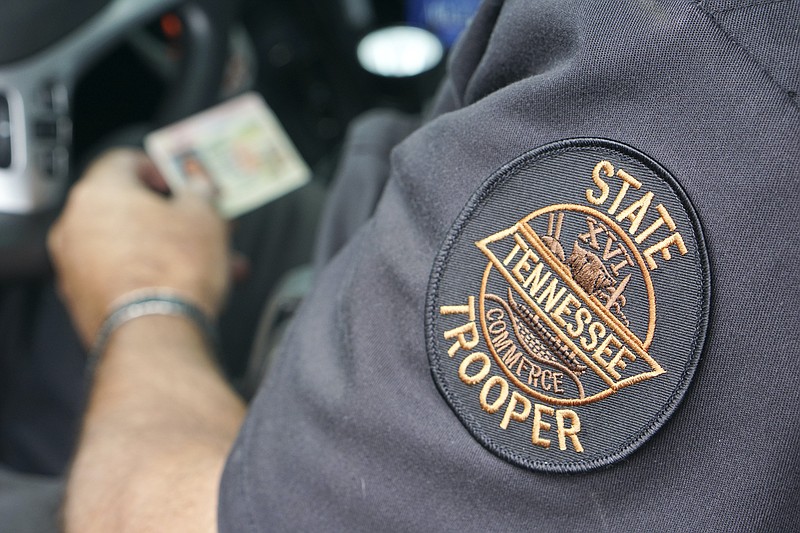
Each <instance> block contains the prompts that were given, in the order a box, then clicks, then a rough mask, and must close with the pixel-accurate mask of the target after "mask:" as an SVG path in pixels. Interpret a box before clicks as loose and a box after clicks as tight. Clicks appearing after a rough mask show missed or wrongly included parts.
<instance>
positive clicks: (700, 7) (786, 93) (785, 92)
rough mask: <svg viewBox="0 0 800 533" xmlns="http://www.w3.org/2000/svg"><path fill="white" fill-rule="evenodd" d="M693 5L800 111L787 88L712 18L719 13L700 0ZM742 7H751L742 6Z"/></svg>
mask: <svg viewBox="0 0 800 533" xmlns="http://www.w3.org/2000/svg"><path fill="white" fill-rule="evenodd" d="M788 1H791V0H775V1H772V2H765V3H763V4H753V6H756V5H767V4H778V3H781V2H788ZM695 5H696V6H697V9H698V10H699V11H700V12H701V13H703V14H704V15H706V16H707V17H708V18H709V19H710V20H711V23H712V24H713V25H714V27H715V28H717V30H719V31H720V32H721V33H722V34H723V35H724V36H725V37H726V38H727V39H728V40H729V41H730V42H732V43H733V44H735V45H736V46H737V47H739V49H741V50H742V51H743V52H744V53H745V54H746V55H747V57H748V58H749V59H750V61H752V62H753V63H754V64H755V65H756V66H757V67H758V69H759V70H760V71H761V73H762V74H763V75H764V76H766V78H767V80H769V81H770V82H771V83H772V84H773V85H775V86H776V87H777V88H778V89H780V91H781V92H782V93H783V96H784V97H785V98H786V99H788V101H789V104H790V105H791V107H793V108H794V109H795V111H800V102H796V101H795V100H794V98H792V97H791V96H789V88H787V87H784V86H783V85H781V84H780V83H779V82H778V81H777V80H776V79H775V78H774V77H773V76H772V73H770V71H769V70H767V69H766V68H765V67H764V65H762V64H761V62H760V61H758V60H757V59H756V57H755V56H754V55H753V53H752V52H751V51H750V50H749V49H748V48H747V47H746V46H744V45H743V44H742V43H740V42H739V41H738V40H737V39H736V38H735V37H734V36H733V35H732V34H731V33H730V32H729V31H728V30H726V29H725V26H723V25H722V23H721V22H720V21H719V19H717V17H715V16H714V15H715V14H716V13H721V12H716V13H715V12H712V11H709V10H707V9H706V8H705V7H704V6H703V3H702V1H701V0H698V1H697V2H696V3H695ZM743 7H752V6H743Z"/></svg>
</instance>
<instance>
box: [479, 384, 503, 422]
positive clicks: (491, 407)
mask: <svg viewBox="0 0 800 533" xmlns="http://www.w3.org/2000/svg"><path fill="white" fill-rule="evenodd" d="M495 385H499V386H500V394H499V396H498V397H497V398H496V399H495V401H493V402H492V403H488V397H489V391H491V390H492V388H493V387H494V386H495ZM506 398H508V382H507V381H506V380H504V379H503V378H501V377H500V376H492V377H491V378H489V379H488V380H487V381H486V383H484V384H483V388H482V389H481V395H480V401H481V407H482V408H483V410H484V411H486V412H487V413H496V412H497V411H499V410H500V408H501V407H503V404H504V403H506Z"/></svg>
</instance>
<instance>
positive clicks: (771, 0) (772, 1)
mask: <svg viewBox="0 0 800 533" xmlns="http://www.w3.org/2000/svg"><path fill="white" fill-rule="evenodd" d="M792 1H793V0H768V1H766V2H754V3H752V4H747V5H744V6H735V7H727V8H725V9H715V10H710V9H707V10H706V11H707V12H708V13H712V14H714V15H718V14H720V13H728V12H730V11H738V10H740V9H749V8H751V7H758V6H769V5H772V4H785V3H787V2H792Z"/></svg>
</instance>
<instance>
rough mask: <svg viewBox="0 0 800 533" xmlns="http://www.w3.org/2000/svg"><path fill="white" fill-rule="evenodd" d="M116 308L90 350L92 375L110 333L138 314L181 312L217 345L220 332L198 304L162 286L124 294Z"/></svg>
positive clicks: (88, 366) (88, 367)
mask: <svg viewBox="0 0 800 533" xmlns="http://www.w3.org/2000/svg"><path fill="white" fill-rule="evenodd" d="M112 309H113V310H112V311H111V313H109V315H108V317H107V318H106V319H105V321H104V322H103V325H102V326H100V330H99V331H98V333H97V339H96V340H95V343H94V346H93V347H92V349H91V351H90V352H89V358H88V361H87V364H86V365H87V366H86V368H87V372H88V373H89V375H93V374H94V371H95V369H96V367H97V365H98V363H99V362H100V357H101V356H102V355H103V352H105V350H106V348H107V345H108V341H109V339H110V338H111V334H112V333H113V332H114V331H116V329H117V328H119V327H120V326H121V325H123V324H125V323H126V322H129V321H131V320H133V319H135V318H139V317H143V316H149V315H169V316H182V317H186V318H188V319H189V320H191V321H192V322H193V323H194V324H195V325H196V326H197V327H198V328H199V329H200V331H201V332H202V333H203V335H205V337H206V339H207V340H208V341H209V343H210V344H211V346H212V348H214V349H216V347H217V346H218V335H217V330H216V327H215V326H214V323H213V322H212V321H211V320H210V319H209V318H208V316H207V315H206V314H205V313H204V312H203V311H202V309H200V308H199V307H197V306H196V305H195V304H193V303H191V302H189V301H188V300H186V299H185V298H182V297H180V296H178V295H176V294H174V293H172V292H169V291H166V290H163V289H159V290H141V291H135V292H134V293H131V294H130V295H129V296H127V297H123V299H122V301H118V303H117V304H116V305H114V306H113V308H112Z"/></svg>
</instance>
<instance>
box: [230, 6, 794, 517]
mask: <svg viewBox="0 0 800 533" xmlns="http://www.w3.org/2000/svg"><path fill="white" fill-rule="evenodd" d="M798 21H800V2H797V1H794V0H788V1H786V0H777V1H762V0H758V1H750V2H738V1H735V0H714V1H707V2H695V1H682V0H671V1H658V0H621V1H619V2H597V1H582V0H552V1H548V0H542V1H537V2H532V1H529V0H520V1H514V0H509V1H507V2H504V3H503V2H499V1H494V0H490V1H487V2H485V3H484V5H483V6H482V8H481V10H480V12H479V13H478V15H477V16H476V18H475V20H474V21H473V23H472V25H471V26H470V28H469V29H468V31H467V32H466V34H465V35H464V36H463V38H462V40H461V41H460V44H459V46H458V47H457V49H456V50H455V53H454V54H453V57H452V58H451V62H450V69H449V75H448V77H447V79H446V80H445V82H444V85H443V87H442V89H441V91H440V93H439V96H438V98H437V101H436V104H435V108H434V110H433V112H432V114H431V116H430V118H429V120H427V121H426V123H425V124H424V125H423V126H422V127H421V128H420V129H418V130H417V131H416V132H414V133H413V134H412V135H410V136H409V137H408V138H407V139H406V140H405V141H404V142H402V143H401V144H400V145H399V146H397V148H396V149H395V150H394V151H393V152H392V154H391V161H390V169H391V175H390V178H389V180H388V182H387V184H386V187H385V190H384V192H383V194H382V197H381V199H380V202H379V203H378V206H377V209H376V210H375V213H374V215H373V216H372V217H371V218H370V219H369V220H368V221H367V222H366V223H365V224H364V225H363V226H362V227H361V228H360V229H359V230H358V231H357V232H356V233H355V234H354V235H353V236H352V237H351V238H350V239H349V240H348V242H347V243H346V245H345V246H344V247H343V248H342V249H341V251H340V252H339V253H338V254H337V255H336V256H335V257H334V258H333V259H332V260H331V261H330V263H329V264H328V266H327V268H325V270H324V271H323V272H322V273H321V275H320V276H319V277H318V278H317V282H316V286H315V288H314V290H313V291H312V293H311V295H310V296H309V297H308V298H307V299H306V301H305V302H304V304H303V305H302V307H301V309H300V311H299V314H298V316H297V317H296V319H295V320H294V323H293V325H292V326H291V328H290V331H289V332H288V334H287V337H286V338H285V340H284V342H283V345H282V349H281V352H280V356H279V359H278V360H277V361H276V363H275V365H274V366H273V368H272V370H271V372H270V374H269V375H268V376H267V378H266V380H265V382H264V383H263V384H262V386H261V389H260V392H259V393H258V395H257V396H256V398H255V400H254V401H253V404H252V406H251V409H250V413H249V415H248V418H247V421H246V423H245V425H244V427H243V429H242V432H241V434H240V436H239V439H238V441H237V443H236V445H235V447H234V449H233V452H232V454H231V456H230V458H229V461H228V464H227V467H226V469H225V473H224V476H223V480H222V485H221V494H220V505H219V511H220V514H219V524H220V529H221V531H223V532H228V531H514V530H522V531H552V530H556V529H557V528H561V527H567V528H572V529H574V530H578V531H588V530H591V531H634V530H653V531H661V530H669V531H711V530H714V531H787V530H792V529H796V528H797V527H800V526H798V521H799V520H800V454H798V447H800V410H799V409H798V403H799V401H800V394H799V391H800V378H799V377H798V376H799V375H800V374H799V373H798V371H797V368H798V361H800V359H799V358H798V354H797V349H798V348H797V347H798V345H800V336H799V335H798V326H799V325H800V324H799V322H800V321H798V303H797V302H798V298H800V277H799V276H798V266H797V259H798V254H797V247H798V245H799V244H800V240H799V239H798V236H797V235H798V227H800V217H798V213H797V210H798V197H799V196H800V195H798V187H800V180H799V179H798V176H800V172H798V168H797V167H798V164H800V141H799V140H798V139H799V135H798V134H799V133H800V113H799V112H798V100H797V90H798V86H799V85H800V66H799V65H798V57H800V55H799V54H800V47H799V46H798ZM574 138H596V139H608V140H612V141H615V142H618V143H622V144H624V145H626V146H629V147H632V148H634V149H635V150H637V151H640V152H641V153H643V154H646V155H647V156H648V157H649V158H652V160H653V161H655V162H657V163H658V164H659V165H661V166H662V167H663V168H664V169H666V170H667V171H668V172H669V174H670V175H671V176H672V177H673V178H674V181H675V182H677V185H678V186H679V187H680V188H682V189H683V190H684V191H685V194H686V197H687V198H688V199H689V201H690V202H691V204H692V205H693V206H694V209H695V210H696V219H697V221H698V222H699V224H700V225H701V226H702V229H703V233H704V237H703V238H702V240H703V241H704V243H705V246H706V248H707V252H708V254H707V255H708V261H709V265H710V276H709V279H711V280H712V281H711V294H712V297H711V301H710V308H709V309H708V310H707V311H708V313H707V314H708V315H709V316H708V323H709V325H708V330H707V333H706V334H704V335H703V339H704V341H705V348H704V350H703V353H702V356H701V357H700V361H699V365H698V366H697V370H696V372H695V373H694V377H693V379H692V380H691V385H689V386H688V390H686V391H685V394H684V396H683V400H682V402H681V403H680V405H679V406H678V407H677V408H676V409H675V410H674V412H672V414H671V416H670V417H669V418H668V419H667V420H665V421H664V423H663V426H662V427H661V428H660V429H659V430H658V431H656V432H655V433H654V434H653V435H652V436H648V438H645V439H643V441H642V442H641V443H639V444H638V445H637V447H636V449H635V450H634V451H632V453H630V454H629V455H627V456H626V457H624V458H620V459H618V460H613V461H610V464H609V465H608V466H605V467H602V468H593V469H591V470H589V471H586V472H578V473H557V472H547V471H542V470H541V469H539V470H537V469H536V468H526V467H523V466H520V465H519V464H515V463H514V461H510V460H508V459H507V458H503V457H502V456H501V454H497V453H494V452H493V451H492V450H490V449H489V448H488V447H487V446H484V444H482V443H481V442H479V440H478V439H476V438H475V437H474V436H473V433H471V432H470V431H469V430H468V429H467V425H466V424H465V423H462V422H461V420H460V418H459V416H458V415H457V414H456V412H455V411H454V409H453V408H452V407H451V406H450V404H449V403H448V401H447V400H446V399H445V397H444V394H443V393H442V392H440V390H439V388H438V387H437V384H436V382H435V380H434V378H433V376H432V372H431V367H432V362H431V359H430V358H429V355H428V352H429V345H428V341H427V340H426V299H427V298H428V290H429V280H430V278H431V272H432V269H433V266H434V263H435V262H436V260H437V254H439V252H440V250H441V249H442V247H443V243H444V242H445V240H446V237H447V236H448V233H449V232H450V231H451V227H453V224H454V222H455V221H456V219H457V218H458V217H459V214H460V213H461V212H462V209H464V207H465V205H467V204H468V202H469V201H470V198H472V196H473V194H474V193H475V192H476V191H477V190H479V189H480V188H481V186H482V184H483V183H484V182H485V181H486V180H487V178H488V177H490V176H492V175H493V174H494V173H495V172H496V171H497V169H500V168H502V167H503V166H504V165H506V164H508V163H509V162H511V161H513V160H515V159H516V158H517V157H518V156H520V155H522V154H525V153H526V152H529V151H531V150H535V149H537V148H538V147H541V146H545V145H548V144H550V143H553V142H555V141H560V140H563V139H574ZM618 166H619V165H618ZM343 179H347V178H346V177H345V178H343ZM536 179H543V180H545V181H544V183H547V187H549V189H551V190H553V191H558V190H559V187H562V184H561V183H560V181H559V180H560V179H561V178H560V177H559V176H557V175H553V176H552V177H538V178H536ZM547 180H549V181H547ZM537 183H542V182H537ZM589 183H590V185H591V182H589ZM537 186H540V185H537ZM353 201H357V200H353ZM654 205H655V202H654ZM340 209H347V206H346V205H342V206H340ZM520 209H521V211H520V212H521V213H523V214H526V213H528V212H530V211H532V210H533V206H532V207H531V208H526V206H521V207H520ZM335 210H336V209H334V211H335ZM476 216H480V217H485V220H487V222H486V224H489V223H490V222H491V213H481V214H479V215H476ZM329 223H331V222H330V220H329ZM625 224H627V223H625ZM492 231H495V230H492ZM672 251H673V255H675V256H677V255H678V252H677V251H676V248H672ZM567 253H569V251H568V250H567ZM658 258H659V259H658V260H659V261H662V259H661V256H658ZM673 260H675V259H673ZM661 264H662V265H665V264H666V263H661ZM662 272H664V270H662ZM653 275H654V276H655V274H653ZM687 298H688V299H694V298H700V296H699V295H693V294H689V295H687ZM662 301H663V299H662ZM660 312H663V313H669V309H662V310H660ZM664 316H666V314H665V315H664ZM670 334H671V332H669V331H660V332H659V333H658V335H660V338H665V337H669V335H670ZM465 353H466V352H465ZM445 357H446V356H445ZM459 357H462V355H459ZM476 368H477V367H474V368H473V369H471V370H470V373H472V374H474V373H475V371H476V370H475V369H476ZM669 370H670V369H668V371H669ZM654 382H655V381H654ZM477 387H480V385H478V386H477ZM475 390H476V391H477V390H478V389H475ZM630 390H631V391H633V390H634V386H631V388H630ZM475 394H476V398H477V392H476V393H475ZM475 405H478V404H477V399H476V400H475ZM598 405H602V404H601V403H599V404H598ZM576 410H577V409H576ZM540 414H541V413H540ZM542 416H544V415H542ZM530 417H531V418H532V417H533V414H531V415H530ZM498 420H499V419H498ZM551 421H553V420H551ZM527 423H530V420H528V422H527ZM512 424H514V422H513V421H512ZM584 425H585V426H586V427H585V428H584V429H583V430H582V431H584V433H581V434H579V435H581V438H588V437H583V435H584V434H585V435H587V436H588V435H589V433H588V432H589V431H590V429H591V428H590V426H589V425H588V423H585V424H584ZM540 429H542V428H540ZM618 431H620V432H625V431H627V428H625V427H624V425H623V426H620V427H619V428H618ZM545 434H547V435H550V438H551V439H552V441H553V443H552V449H553V450H554V452H557V450H555V448H556V444H557V442H556V439H555V423H554V421H553V424H552V428H551V430H550V432H549V433H545V432H544V430H543V432H542V433H541V435H545ZM567 444H568V446H569V443H567Z"/></svg>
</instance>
